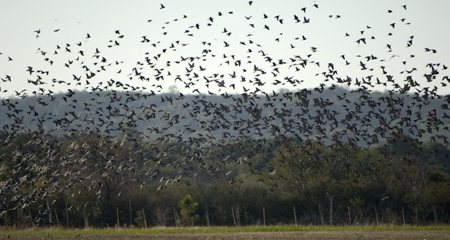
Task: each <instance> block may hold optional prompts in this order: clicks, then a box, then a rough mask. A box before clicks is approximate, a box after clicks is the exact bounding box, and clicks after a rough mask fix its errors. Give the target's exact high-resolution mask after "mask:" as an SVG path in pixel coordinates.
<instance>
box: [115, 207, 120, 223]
mask: <svg viewBox="0 0 450 240" xmlns="http://www.w3.org/2000/svg"><path fill="white" fill-rule="evenodd" d="M116 213H117V228H119V227H120V222H119V208H118V207H116Z"/></svg>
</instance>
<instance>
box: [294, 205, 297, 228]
mask: <svg viewBox="0 0 450 240" xmlns="http://www.w3.org/2000/svg"><path fill="white" fill-rule="evenodd" d="M294 219H295V226H296V227H297V214H296V213H295V207H294Z"/></svg>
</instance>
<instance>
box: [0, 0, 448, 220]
mask: <svg viewBox="0 0 450 240" xmlns="http://www.w3.org/2000/svg"><path fill="white" fill-rule="evenodd" d="M248 4H249V7H253V6H254V4H253V2H252V1H250V2H249V3H248ZM311 9H315V10H318V9H320V7H319V5H318V4H314V5H313V6H310V7H305V8H302V9H300V10H299V13H298V14H296V15H294V16H280V15H277V16H267V15H266V14H261V16H246V17H245V21H246V22H248V27H249V28H250V29H253V28H262V29H264V30H266V31H273V29H274V28H275V27H273V25H272V23H274V22H269V19H275V21H276V22H275V23H276V24H286V23H287V22H293V23H295V24H298V25H295V26H298V27H299V28H301V26H302V25H304V24H312V22H313V21H314V19H310V18H308V17H307V14H306V13H307V12H308V11H310V10H311ZM160 10H161V11H165V10H167V9H166V7H165V6H164V5H163V4H161V5H160ZM406 10H407V6H406V5H403V6H399V8H398V9H394V10H392V11H391V10H388V11H387V13H386V14H394V12H395V11H406ZM226 15H233V12H224V13H222V12H219V13H217V16H214V17H210V18H208V19H207V20H206V22H205V23H197V24H195V25H192V26H189V28H188V29H186V30H185V32H184V33H183V34H185V35H186V36H187V37H192V36H194V35H195V34H197V33H198V32H200V31H201V30H204V29H205V28H207V27H213V26H214V23H215V21H217V19H218V18H221V17H225V16H226ZM256 17H261V18H263V19H268V20H267V24H263V25H261V26H258V25H257V24H253V23H251V19H252V18H256ZM329 17H330V18H333V19H340V18H341V16H340V15H335V16H333V15H330V16H329ZM342 17H344V16H342ZM187 18H188V16H186V15H184V16H182V18H180V19H175V20H174V21H173V22H181V21H183V20H184V19H187ZM148 23H149V24H151V23H152V20H148ZM275 23H274V24H275ZM169 24H171V23H170V22H167V23H165V24H164V26H163V27H162V31H163V32H162V35H161V36H165V35H170V32H168V30H167V29H168V25H169ZM400 24H408V23H407V21H406V20H405V19H404V18H401V19H400V20H399V22H395V23H392V24H390V27H391V31H392V32H390V33H388V34H389V35H393V34H395V30H396V28H398V25H400ZM232 28H233V27H231V26H230V27H228V28H224V29H223V30H222V31H221V34H223V35H222V36H221V39H224V40H220V41H219V42H220V47H217V45H219V43H218V42H208V41H202V42H201V45H202V46H204V49H201V50H199V54H198V55H194V56H181V58H180V59H172V60H167V61H165V62H164V59H165V55H166V54H168V53H169V52H174V51H176V50H177V49H182V48H189V45H190V44H191V45H194V43H193V42H188V41H187V42H183V41H174V42H170V43H167V42H161V41H155V40H157V38H158V37H157V36H152V37H149V36H142V37H141V38H140V39H139V44H143V45H145V46H148V47H149V49H151V50H149V51H148V52H146V53H145V54H144V56H143V59H141V60H138V61H137V63H136V65H135V66H133V67H132V68H130V70H129V71H128V72H126V69H122V68H121V66H122V65H124V64H126V61H122V60H113V59H111V58H110V57H109V56H106V55H103V53H104V52H107V50H108V49H111V48H119V47H121V46H122V45H121V41H122V40H123V39H124V38H126V36H125V35H123V34H122V33H121V31H120V30H116V31H115V33H114V34H115V36H116V38H115V39H112V40H109V42H108V44H107V45H106V46H103V47H102V46H98V47H95V49H94V48H92V49H91V50H92V51H90V50H84V49H83V46H84V44H85V43H86V42H87V41H89V40H90V39H91V38H94V37H95V34H92V35H91V34H90V33H87V34H86V36H84V37H83V38H84V39H82V40H81V41H78V42H75V43H65V44H58V45H56V46H55V49H51V50H45V49H39V50H38V54H40V55H41V56H42V58H43V61H44V62H45V63H48V66H49V67H48V68H47V69H52V67H58V68H63V69H64V71H66V72H67V71H69V72H70V71H74V72H76V73H74V74H72V76H73V79H64V80H58V79H56V78H53V79H51V74H52V73H51V71H50V70H47V69H37V68H35V67H33V66H28V68H27V69H26V71H27V72H28V73H29V76H30V77H31V78H34V79H28V83H29V84H30V86H31V88H35V89H36V90H35V91H32V92H29V91H27V90H22V91H19V90H15V94H14V96H13V97H10V98H2V100H1V105H0V109H1V110H0V125H1V126H2V129H3V133H2V134H3V135H1V136H2V138H1V140H0V144H1V147H2V149H8V151H9V152H6V150H5V151H3V152H1V153H0V154H1V155H0V160H1V163H0V176H2V177H1V181H0V196H3V200H0V201H2V202H1V204H0V211H1V213H0V218H3V217H5V215H6V214H8V212H13V211H16V210H17V209H19V210H23V212H24V214H25V215H27V214H28V212H29V211H28V210H27V209H28V208H29V207H30V205H31V204H32V203H33V202H35V201H38V200H47V206H42V205H41V206H39V214H38V215H37V216H32V219H33V220H34V221H36V222H44V221H46V220H44V218H45V216H47V215H48V214H50V213H49V211H50V210H49V209H51V207H50V206H52V205H54V204H56V201H58V200H56V199H55V200H54V201H53V202H49V200H48V199H52V197H51V196H54V194H55V193H58V192H59V193H61V192H67V193H70V195H71V196H72V197H75V195H76V194H84V193H85V192H93V193H94V192H95V195H96V198H97V200H101V199H102V198H104V194H105V193H104V192H102V190H101V187H102V180H101V179H107V178H111V179H117V180H118V181H119V182H120V183H121V184H127V183H130V182H137V183H139V184H142V185H143V184H145V183H146V182H150V181H159V182H160V186H159V187H158V189H155V190H161V189H163V188H164V187H166V186H168V185H169V184H171V183H176V182H182V181H184V182H186V183H188V180H186V179H189V178H190V177H193V175H194V170H193V169H203V170H204V171H207V172H211V173H213V174H218V172H219V169H220V168H221V167H223V166H225V164H226V163H227V162H234V163H235V164H236V165H246V166H247V167H248V168H250V169H251V172H252V173H254V174H261V172H263V171H270V172H271V173H273V175H274V176H276V175H277V173H276V172H274V171H273V168H272V167H271V166H255V165H252V157H253V156H255V155H256V154H258V153H261V151H263V152H264V151H268V150H267V149H266V148H264V146H265V145H266V143H270V144H271V146H273V147H274V146H276V145H286V146H288V145H289V140H288V139H295V140H296V141H299V142H301V143H302V144H303V145H304V146H312V144H313V143H314V142H318V143H320V144H323V145H325V146H326V147H327V148H330V149H332V150H333V151H349V149H346V148H345V147H344V145H345V143H350V145H352V146H354V147H355V148H356V147H364V148H367V149H368V148H370V147H377V148H378V149H379V151H381V152H382V153H383V154H384V155H385V156H386V158H389V156H388V154H387V150H386V149H387V146H386V144H387V141H388V139H390V138H392V137H393V136H398V138H400V136H402V135H408V136H412V141H411V142H409V144H410V146H411V149H419V148H420V145H421V144H422V143H423V142H428V141H432V142H436V143H439V144H440V145H441V146H442V148H443V149H448V145H449V141H448V137H449V132H450V129H449V121H450V120H449V119H450V114H449V113H448V111H449V110H448V106H449V104H450V97H449V96H441V95H439V93H438V87H437V86H434V87H429V86H421V85H425V84H423V83H422V80H416V79H414V77H413V76H414V75H413V74H414V72H415V71H417V69H416V68H411V69H410V70H404V71H403V72H402V73H404V74H406V75H407V77H406V78H405V79H404V80H403V79H402V80H400V81H399V80H398V79H395V77H394V76H393V74H391V73H389V72H387V71H388V70H387V67H385V66H381V67H380V69H381V70H380V72H377V70H376V69H373V68H372V65H371V64H372V63H373V62H377V63H380V62H381V63H385V64H386V65H388V64H389V62H387V61H386V60H384V59H379V58H378V57H377V54H371V55H368V56H366V57H362V56H359V58H360V61H359V63H356V64H357V65H358V66H359V67H360V70H361V71H362V72H364V73H366V72H368V74H367V76H366V77H363V78H360V79H358V78H352V77H348V76H346V77H342V76H341V75H339V73H338V69H337V68H336V64H333V63H327V64H323V63H322V64H321V63H320V62H317V61H314V60H313V59H314V54H315V53H316V52H317V51H319V50H320V49H318V48H317V47H314V46H311V47H309V52H308V53H305V55H304V57H302V56H300V55H298V54H293V55H292V56H288V57H287V58H283V59H277V58H276V57H272V56H271V55H270V54H269V53H266V52H265V50H264V45H262V44H259V43H258V40H257V39H253V40H251V38H248V39H247V40H241V41H239V42H231V41H228V40H226V39H227V37H229V36H230V35H232V34H234V33H233V32H232V31H231V29H232ZM370 28H371V27H370V26H367V28H366V29H363V30H361V32H359V33H357V34H358V37H357V39H352V38H353V34H348V33H344V34H343V35H345V36H343V37H347V38H348V39H349V40H351V41H354V42H355V43H354V44H358V45H368V44H370V41H375V37H374V36H371V37H366V36H365V31H366V32H367V30H368V29H370ZM59 31H60V29H56V30H54V32H55V33H57V32H59ZM204 31H206V30H204ZM209 31H211V30H209ZM35 33H36V38H40V37H41V35H42V34H44V32H43V31H41V30H40V29H38V30H36V31H35ZM249 35H250V36H251V34H249ZM155 38H156V39H155ZM307 39H308V36H304V35H303V36H299V37H298V38H296V39H295V40H296V41H300V42H306V41H307ZM413 40H414V36H411V37H410V38H409V39H407V40H406V43H405V47H411V46H412V45H413ZM190 41H195V38H191V40H190ZM280 42H281V43H283V42H284V39H282V36H281V35H280V36H277V37H276V38H275V39H274V43H280ZM299 44H300V43H299ZM299 44H294V43H288V45H289V47H290V49H292V50H293V51H294V50H295V49H296V48H297V46H296V45H299ZM235 45H238V46H239V47H243V48H245V51H246V54H247V56H246V57H241V55H242V53H241V52H239V53H235V54H234V53H233V52H227V49H229V47H230V46H235ZM393 48H394V47H393V46H391V45H390V44H387V45H386V51H388V52H392V51H394V50H393ZM156 50H157V51H156ZM425 51H426V52H429V53H430V54H432V53H435V52H436V50H435V49H432V48H425ZM154 52H157V54H155V55H153V53H154ZM216 52H218V53H216ZM60 55H63V56H68V57H70V59H68V60H67V61H58V60H55V59H56V56H60ZM394 56H395V55H394ZM53 57H55V59H54V58H53ZM409 57H414V56H409ZM341 58H342V61H343V62H345V65H351V64H352V65H354V64H355V63H354V62H353V61H352V62H350V61H349V56H345V55H342V56H341ZM58 59H60V58H58ZM213 59H220V62H221V63H220V65H221V66H223V67H224V68H225V69H231V72H228V73H212V74H204V73H207V72H208V71H209V70H208V69H207V67H206V66H209V65H208V64H207V63H208V61H213ZM0 61H14V56H6V57H4V56H2V55H0ZM258 61H261V62H262V63H263V64H264V67H261V65H259V63H257V62H258ZM257 64H258V65H257ZM403 64H404V65H407V64H406V61H404V62H403ZM161 66H162V67H161ZM426 67H427V68H428V69H429V73H425V74H424V75H423V77H424V80H425V81H426V84H430V83H433V82H435V81H436V82H438V81H439V82H440V84H441V86H439V88H442V87H445V86H446V85H447V84H448V83H450V79H449V78H448V76H444V77H441V76H440V74H441V72H442V71H445V70H446V69H447V66H446V65H444V64H441V63H430V64H428V65H427V66H426ZM307 68H308V69H310V68H314V69H323V68H326V70H324V71H322V72H320V73H317V75H318V76H322V77H323V78H325V81H324V82H320V83H319V84H318V85H317V87H315V88H312V89H308V88H301V85H302V84H303V82H304V81H306V80H299V79H298V78H297V77H296V76H297V75H299V74H300V73H302V72H303V71H306V69H307ZM172 69H175V70H172ZM122 70H123V72H122ZM80 71H82V72H83V74H78V73H79V72H80ZM112 71H114V73H115V74H117V76H118V77H117V78H116V79H112V78H111V79H110V80H106V79H104V78H103V77H102V76H104V75H106V73H107V72H112ZM148 71H151V72H152V74H146V73H147V72H148ZM181 71H184V73H183V72H181ZM283 71H290V72H293V74H292V76H290V75H287V74H285V73H284V72H283ZM123 74H126V77H123ZM265 79H271V80H270V81H269V80H265ZM14 80H15V79H14V78H13V77H12V76H11V75H8V74H6V75H3V76H2V77H1V82H13V81H14ZM169 81H170V82H173V81H174V82H175V84H176V85H177V86H182V88H183V89H185V91H188V93H181V92H179V93H176V94H174V93H170V94H164V93H163V92H162V91H163V88H165V87H166V86H167V85H165V84H164V83H166V82H169ZM137 83H138V85H141V86H138V85H137ZM178 84H179V85H178ZM57 85H58V86H61V85H65V86H67V88H70V89H68V90H67V92H65V93H57V92H56V90H55V89H54V88H55V86H57ZM205 86H206V88H205ZM280 86H283V88H284V90H283V91H275V90H274V89H275V88H277V87H280ZM376 86H381V87H383V86H384V87H385V88H387V89H388V91H387V92H386V93H379V92H378V93H377V92H376V91H374V89H375V87H376ZM79 87H82V88H83V90H85V92H84V93H81V92H79V91H77V90H76V88H79ZM342 87H351V88H349V89H348V90H346V91H341V90H342ZM391 87H392V88H391ZM74 89H75V90H74ZM203 89H206V91H207V92H203ZM336 89H338V90H336ZM333 90H336V91H337V92H338V91H340V92H339V93H342V94H341V95H339V94H335V95H333ZM2 91H3V93H5V92H6V91H8V90H7V89H3V90H2ZM234 92H239V93H238V94H236V93H234ZM343 92H344V93H343ZM79 95H82V96H88V97H87V98H84V99H81V98H78V96H79ZM213 97H215V98H213ZM27 99H33V101H35V102H34V103H29V102H26V100H27ZM212 99H213V100H212ZM25 102H26V105H25V104H24V103H25ZM27 105H28V106H27ZM430 106H434V107H436V106H439V108H430ZM58 110H59V111H58ZM61 111H62V112H61ZM130 129H132V131H130ZM121 132H125V133H127V134H125V135H120V134H119V133H121ZM21 134H25V135H26V137H25V136H23V135H21ZM120 136H121V137H120ZM80 139H84V140H85V141H84V142H83V141H80ZM161 143H180V144H181V145H177V144H175V145H169V147H167V148H166V149H163V150H162V149H160V148H159V145H158V144H161ZM68 144H69V146H67V145H68ZM145 144H147V145H146V146H147V147H148V149H149V150H148V152H152V153H153V155H151V156H152V157H150V158H149V159H145V160H144V162H145V164H150V165H151V166H152V167H151V168H150V169H149V170H146V172H145V179H138V178H136V173H137V172H138V171H140V170H139V168H140V167H142V166H140V165H139V162H141V161H142V159H140V158H141V157H143V156H145V151H143V150H142V145H145ZM383 146H384V147H383ZM215 148H220V149H222V151H224V152H225V153H229V154H228V155H226V154H225V155H224V154H222V155H217V154H215V153H210V151H211V149H215ZM269 148H270V147H269ZM305 152H307V154H308V155H310V156H311V159H317V155H318V154H317V152H315V151H306V150H305ZM130 153H131V154H130ZM208 154H209V155H208ZM211 154H212V156H214V157H207V156H211ZM436 154H437V153H436ZM175 155H177V156H178V157H179V159H178V158H177V160H174V159H175V158H171V156H175ZM346 156H348V155H344V156H343V157H342V158H341V159H339V164H340V165H345V164H346V163H347V164H348V159H346ZM147 157H148V155H147ZM270 157H271V156H270V155H268V156H266V158H267V159H268V160H269V158H270ZM410 157H411V158H414V157H417V156H410ZM170 159H172V160H173V161H172V162H171V161H170ZM169 167H173V168H175V169H177V171H176V174H175V175H173V176H161V175H162V174H160V172H161V171H160V169H161V168H169ZM231 175H232V174H231V172H227V173H225V174H222V175H217V177H224V178H230V176H231ZM6 176H10V178H9V179H6ZM92 176H97V177H92ZM230 179H231V180H230V183H234V182H235V181H234V179H233V178H230ZM286 181H288V180H287V179H286ZM75 189H76V190H77V191H75ZM119 195H122V193H119ZM30 217H31V216H30Z"/></svg>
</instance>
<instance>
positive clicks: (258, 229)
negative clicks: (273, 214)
mask: <svg viewBox="0 0 450 240" xmlns="http://www.w3.org/2000/svg"><path fill="white" fill-rule="evenodd" d="M308 232H309V233H310V232H330V233H337V232H348V233H350V232H362V233H364V232H366V233H372V234H373V233H374V232H386V233H389V232H391V233H394V232H403V233H405V232H447V233H449V235H447V236H449V238H450V226H446V225H437V226H411V225H407V226H390V225H381V226H294V225H283V226H244V227H178V228H175V227H171V228H167V227H152V228H148V229H141V228H104V229H93V228H88V229H64V228H26V229H19V228H15V229H12V228H1V229H0V236H2V237H4V236H10V237H12V236H16V237H20V236H22V237H26V236H34V237H37V236H86V237H87V236H139V235H160V236H164V235H180V236H182V235H186V234H187V235H191V234H194V235H195V234H197V235H198V234H233V233H294V234H295V233H296V234H299V233H308Z"/></svg>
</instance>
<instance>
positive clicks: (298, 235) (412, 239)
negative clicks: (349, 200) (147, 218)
mask: <svg viewBox="0 0 450 240" xmlns="http://www.w3.org/2000/svg"><path fill="white" fill-rule="evenodd" d="M0 239H88V240H115V239H121V240H123V239H133V240H140V239H162V240H166V239H208V240H212V239H215V240H218V239H312V240H316V239H317V240H318V239H320V240H322V239H349V240H352V239H355V240H356V239H358V240H361V239H405V240H419V239H420V240H424V239H426V240H429V239H450V231H310V232H255V233H191V234H142V235H137V234H136V235H63V236H61V235H35V236H33V235H30V236H0Z"/></svg>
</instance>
